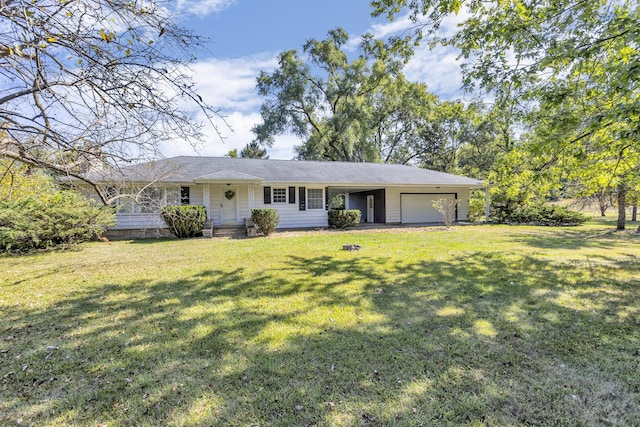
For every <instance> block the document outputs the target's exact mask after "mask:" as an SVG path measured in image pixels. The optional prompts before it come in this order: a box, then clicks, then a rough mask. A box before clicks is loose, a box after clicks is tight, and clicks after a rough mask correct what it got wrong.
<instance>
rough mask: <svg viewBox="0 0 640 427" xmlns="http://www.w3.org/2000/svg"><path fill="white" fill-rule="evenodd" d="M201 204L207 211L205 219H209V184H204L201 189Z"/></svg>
mask: <svg viewBox="0 0 640 427" xmlns="http://www.w3.org/2000/svg"><path fill="white" fill-rule="evenodd" d="M202 204H203V205H204V207H205V208H206V209H207V219H211V192H210V190H209V184H204V186H203V188H202Z"/></svg>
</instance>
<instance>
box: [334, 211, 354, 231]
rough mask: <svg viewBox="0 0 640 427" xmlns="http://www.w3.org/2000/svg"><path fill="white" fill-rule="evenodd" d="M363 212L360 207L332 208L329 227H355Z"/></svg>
mask: <svg viewBox="0 0 640 427" xmlns="http://www.w3.org/2000/svg"><path fill="white" fill-rule="evenodd" d="M360 215H361V212H360V211H359V210H358V209H350V210H344V209H330V210H329V227H331V228H346V227H353V226H354V225H356V224H358V223H359V222H360Z"/></svg>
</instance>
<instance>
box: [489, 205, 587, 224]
mask: <svg viewBox="0 0 640 427" xmlns="http://www.w3.org/2000/svg"><path fill="white" fill-rule="evenodd" d="M493 215H494V219H495V220H497V221H498V222H503V223H508V224H533V225H552V226H562V225H579V224H583V223H584V222H585V221H586V220H587V217H586V216H585V215H583V214H582V213H580V212H576V211H572V210H570V209H568V208H567V207H565V206H558V205H548V204H544V203H532V204H526V205H520V206H516V207H514V208H512V209H504V208H502V209H495V208H494V209H493Z"/></svg>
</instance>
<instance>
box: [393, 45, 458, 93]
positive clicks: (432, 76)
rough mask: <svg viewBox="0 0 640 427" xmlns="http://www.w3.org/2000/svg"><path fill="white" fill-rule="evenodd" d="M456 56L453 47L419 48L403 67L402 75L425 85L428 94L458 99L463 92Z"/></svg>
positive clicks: (455, 50)
mask: <svg viewBox="0 0 640 427" xmlns="http://www.w3.org/2000/svg"><path fill="white" fill-rule="evenodd" d="M458 54H459V52H458V50H457V49H456V48H453V47H437V48H434V49H429V48H428V47H426V46H422V47H419V48H418V49H416V52H415V54H414V56H413V57H412V58H411V60H410V61H409V62H408V63H407V65H406V66H405V67H404V74H405V76H406V77H407V79H409V80H411V81H420V82H424V83H426V84H427V88H428V90H429V92H432V93H435V94H436V95H438V96H439V97H441V98H442V99H445V100H450V99H454V98H460V97H462V95H463V92H462V73H461V70H460V61H458V59H457V56H458Z"/></svg>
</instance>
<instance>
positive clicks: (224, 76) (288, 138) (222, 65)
mask: <svg viewBox="0 0 640 427" xmlns="http://www.w3.org/2000/svg"><path fill="white" fill-rule="evenodd" d="M276 66H277V53H262V54H258V55H251V56H246V57H241V58H230V59H218V58H209V59H206V60H203V61H200V62H198V63H197V64H195V65H193V66H192V67H191V73H192V76H193V79H194V82H195V84H196V92H197V93H198V94H199V95H200V96H202V99H203V100H204V101H205V102H206V103H207V104H209V105H212V106H214V107H217V108H220V114H221V115H222V116H224V117H225V121H226V123H227V124H228V126H226V125H225V124H223V123H222V121H221V120H217V121H216V124H217V125H218V128H219V130H220V133H221V134H222V136H223V140H222V141H221V140H220V137H219V136H218V134H217V132H216V131H215V129H214V128H213V126H212V125H211V124H210V123H209V122H208V121H207V119H206V117H204V114H203V113H202V112H201V111H193V114H194V120H195V121H196V122H199V123H205V129H204V135H205V138H204V139H205V140H204V141H203V143H201V144H198V146H197V147H195V149H194V148H193V147H191V146H190V145H189V144H186V143H183V142H173V143H167V144H164V145H163V146H162V147H161V152H162V153H163V154H164V155H165V156H167V157H172V156H179V155H196V154H199V155H203V156H224V155H225V154H227V153H228V152H229V151H230V150H233V149H234V148H235V149H238V152H240V150H241V149H242V148H244V146H245V145H247V144H248V143H249V142H251V141H252V140H253V139H254V137H255V136H254V135H253V133H252V132H251V129H252V128H253V127H254V126H255V125H256V124H258V123H260V121H261V117H260V113H259V109H260V106H261V105H262V103H263V102H264V98H262V97H260V96H258V93H257V91H256V88H255V86H256V77H257V76H258V74H259V73H260V71H267V72H269V71H272V70H273V69H274V68H275V67H276ZM184 108H188V105H186V104H185V105H184ZM297 144H300V141H299V140H298V139H297V138H296V137H294V136H293V135H281V136H278V137H276V142H275V144H274V147H272V148H267V151H268V154H269V156H270V158H272V159H291V158H292V157H293V155H294V154H293V146H294V145H297Z"/></svg>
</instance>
